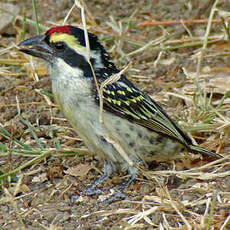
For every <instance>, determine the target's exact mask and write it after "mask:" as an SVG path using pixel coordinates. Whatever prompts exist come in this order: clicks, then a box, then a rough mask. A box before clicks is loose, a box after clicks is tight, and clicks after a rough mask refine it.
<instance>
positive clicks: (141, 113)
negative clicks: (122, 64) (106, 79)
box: [96, 75, 192, 146]
mask: <svg viewBox="0 0 230 230" xmlns="http://www.w3.org/2000/svg"><path fill="white" fill-rule="evenodd" d="M99 86H100V82H99ZM96 100H97V102H98V104H99V98H98V97H97V99H96ZM103 108H104V109H105V110H106V111H108V112H111V113H114V114H116V115H117V116H120V117H123V118H126V119H128V120H130V121H132V122H134V123H136V124H139V125H141V126H143V127H146V128H147V129H149V130H152V131H153V132H156V133H161V134H163V135H166V136H168V137H169V138H172V139H176V140H177V141H179V142H180V143H182V144H184V145H186V146H188V145H190V144H192V141H191V139H190V138H189V137H188V136H187V135H186V134H185V133H184V132H183V131H182V130H181V129H180V128H179V127H178V126H177V125H176V124H175V122H173V121H172V120H171V119H170V117H169V116H168V115H167V114H166V113H165V112H164V111H163V109H162V108H161V107H160V106H159V105H158V104H157V103H156V102H155V101H154V100H153V99H152V98H150V97H149V96H148V95H146V94H144V93H143V92H141V91H140V90H138V89H137V88H136V87H135V86H134V85H133V84H132V83H131V82H130V81H129V80H128V79H127V78H126V77H125V76H124V75H122V76H121V78H120V79H119V80H118V81H117V82H115V83H113V84H108V85H105V86H104V87H103Z"/></svg>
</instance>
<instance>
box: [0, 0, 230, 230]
mask: <svg viewBox="0 0 230 230" xmlns="http://www.w3.org/2000/svg"><path fill="white" fill-rule="evenodd" d="M4 2H8V3H10V4H13V5H16V6H18V7H19V11H20V13H19V14H18V15H16V16H17V17H15V18H14V20H12V23H10V24H9V25H8V27H7V29H4V30H2V31H1V33H0V38H1V40H0V53H1V58H0V181H1V185H2V186H1V190H0V229H13V228H14V229H50V230H51V229H52V230H54V229H58V230H62V229H113V230H115V229H230V161H229V159H230V157H229V156H230V132H229V130H230V113H229V111H230V100H229V98H230V96H229V95H230V94H229V90H230V36H229V34H230V29H229V24H230V19H229V18H230V3H229V0H225V1H224V0H223V1H219V3H218V4H217V10H216V11H215V14H214V19H215V20H216V21H213V23H212V25H211V30H210V33H209V36H208V44H207V48H206V50H205V53H204V55H203V58H202V62H201V68H200V75H199V77H197V68H198V65H199V64H198V60H199V57H200V52H201V51H202V46H203V44H204V40H205V33H206V28H207V24H208V18H209V17H210V12H211V9H212V7H213V5H214V2H215V1H213V0H207V1H199V0H195V1H192V0H188V1H182V0H179V1H170V0H161V1H157V0H156V1H153V0H143V1H135V0H126V1H124V0H118V1H110V0H100V1H96V0H91V1H86V15H87V24H88V26H89V31H90V32H92V33H95V34H97V36H98V37H99V38H100V40H101V42H102V44H103V45H104V46H105V47H106V49H107V50H108V52H109V53H110V55H111V56H112V57H113V59H114V62H115V64H116V65H117V66H118V67H119V68H120V69H122V68H124V67H125V66H126V65H127V64H128V63H129V62H130V61H132V66H131V68H130V70H129V71H128V73H127V77H128V78H129V79H130V80H131V81H133V82H134V83H135V85H136V86H137V87H139V88H141V89H142V90H144V91H145V92H146V93H148V94H149V95H150V96H152V97H153V98H154V99H155V100H156V101H157V102H159V104H161V105H162V106H163V107H164V109H165V110H166V111H167V112H168V114H169V115H170V116H171V117H172V118H173V119H174V120H175V121H177V122H178V123H179V124H180V126H181V127H183V129H184V130H186V131H187V132H188V134H189V135H190V136H191V137H193V138H194V141H196V142H197V143H198V144H200V145H202V146H203V147H205V148H207V149H209V150H212V151H217V152H219V153H220V154H222V155H223V156H224V157H225V158H223V159H221V160H217V161H214V162H213V161H212V160H211V159H206V158H203V159H201V158H200V157H199V156H197V155H193V154H189V153H181V157H180V158H179V159H177V160H175V161H166V162H154V164H152V165H151V166H150V167H149V169H145V171H143V172H142V173H140V175H139V177H138V179H136V180H135V181H134V182H133V183H132V184H131V185H130V186H129V188H128V189H127V190H126V194H127V198H126V199H125V200H122V201H116V202H113V203H112V204H109V205H103V204H100V203H99V202H98V201H99V200H100V199H103V198H104V196H106V195H108V194H110V192H111V189H115V188H116V187H117V186H118V185H119V184H120V183H121V181H122V180H123V179H124V178H125V177H126V176H127V175H126V173H123V174H116V175H115V177H114V178H112V179H110V180H108V181H106V182H105V183H103V185H102V186H100V188H102V189H103V191H105V192H104V194H103V196H96V195H95V196H86V195H82V194H81V192H82V191H83V190H84V189H85V188H86V186H87V185H89V184H91V183H92V182H93V181H94V180H95V179H96V178H98V177H99V176H100V174H101V168H102V166H103V164H102V162H100V161H99V160H98V159H97V157H95V156H91V155H90V154H89V153H88V151H87V149H86V148H85V147H84V143H82V141H81V139H80V138H79V137H78V136H77V134H76V133H75V132H74V130H73V129H72V128H71V127H70V125H69V124H68V121H66V120H65V118H64V117H63V116H62V114H61V113H60V111H59V110H58V108H57V106H56V105H55V103H54V101H53V98H52V94H51V85H50V79H49V76H48V74H47V70H46V68H45V66H44V63H43V62H42V61H41V60H38V59H36V58H33V59H32V58H30V57H28V56H26V55H23V54H22V53H20V52H19V51H18V49H17V47H15V44H17V43H18V42H20V41H21V40H22V39H23V37H26V38H27V37H29V36H33V35H35V34H36V29H35V27H34V26H33V25H32V24H31V23H30V21H29V19H32V20H34V18H35V17H34V13H33V8H32V2H31V1H29V0H23V1H12V0H9V1H4ZM73 2H74V1H70V0H65V1H64V0H60V1H51V0H47V1H37V14H38V18H39V23H41V24H42V25H43V26H46V27H47V28H49V27H52V26H53V25H60V24H62V23H63V20H64V18H65V17H66V15H67V13H68V12H69V10H70V8H71V7H72V5H73ZM0 8H1V4H0ZM9 17H10V16H9ZM25 18H26V19H27V20H25ZM221 18H222V20H220V19H221ZM198 19H199V20H203V21H199V22H197V21H195V20H198ZM0 20H1V19H0ZM151 20H152V21H157V23H155V25H152V24H151ZM186 21H189V22H190V23H186ZM223 21H224V22H223ZM159 22H164V23H159ZM224 23H225V24H224ZM66 24H72V25H75V26H81V25H82V22H81V16H80V10H79V9H78V8H74V10H73V11H72V13H71V15H70V16H69V18H68V19H67V22H66ZM224 25H226V27H228V28H226V29H225V28H224ZM227 31H228V33H227ZM43 32H44V31H43ZM228 36H229V37H228ZM157 39H158V40H157ZM140 48H142V49H141V50H140ZM179 154H180V153H178V155H179ZM13 170H15V171H13ZM8 172H9V174H10V176H7V177H4V178H3V177H1V174H2V175H4V174H6V173H8ZM73 195H75V196H76V197H77V200H75V201H71V200H70V198H71V197H72V196H73Z"/></svg>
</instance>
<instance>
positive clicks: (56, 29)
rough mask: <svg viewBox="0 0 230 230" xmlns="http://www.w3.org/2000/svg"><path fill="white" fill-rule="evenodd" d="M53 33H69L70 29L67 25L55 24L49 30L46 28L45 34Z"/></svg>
mask: <svg viewBox="0 0 230 230" xmlns="http://www.w3.org/2000/svg"><path fill="white" fill-rule="evenodd" d="M53 33H66V34H71V29H70V27H69V26H57V27H52V28H50V29H49V30H47V32H46V34H48V35H49V36H51V34H53Z"/></svg>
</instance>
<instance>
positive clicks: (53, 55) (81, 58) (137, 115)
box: [18, 25, 222, 202]
mask: <svg viewBox="0 0 230 230" xmlns="http://www.w3.org/2000/svg"><path fill="white" fill-rule="evenodd" d="M88 39H89V46H90V61H88V60H89V59H88V53H89V52H88V51H87V47H86V41H85V36H84V31H83V30H82V29H80V28H77V27H73V26H69V25H67V26H57V27H53V28H51V29H49V30H47V32H46V33H45V34H44V35H38V36H35V37H32V38H29V39H27V40H24V41H22V42H21V43H19V45H18V46H20V47H22V48H21V49H20V51H22V52H24V53H26V54H29V55H32V56H35V57H38V58H41V59H44V60H45V62H46V63H47V68H48V70H49V74H50V77H51V82H52V91H53V94H54V98H55V101H56V103H57V104H58V105H59V107H60V110H61V111H62V113H63V115H64V116H65V117H66V118H67V120H68V121H69V122H70V124H71V125H72V126H73V128H74V129H75V131H76V132H77V133H78V135H79V136H80V137H81V138H82V140H83V141H84V143H85V144H86V146H87V147H88V149H89V151H90V152H91V153H92V154H94V155H97V156H98V157H99V159H101V160H103V161H104V167H103V173H104V174H103V176H102V177H100V178H99V179H97V180H96V181H95V182H94V183H93V184H91V185H89V186H88V187H87V188H86V190H85V191H84V193H85V194H87V195H93V194H100V193H101V190H100V189H97V188H96V187H97V186H98V185H99V184H101V183H102V182H103V181H105V180H106V179H107V178H109V177H112V176H113V174H114V172H115V171H116V170H127V171H128V173H129V176H128V177H127V178H126V179H125V180H124V181H123V183H122V184H121V185H120V186H119V188H118V189H117V190H116V192H115V193H114V194H113V195H111V196H110V197H109V198H108V199H107V200H106V202H112V201H113V200H114V199H117V198H124V197H125V195H124V193H123V190H124V189H125V188H126V187H127V186H128V185H129V184H130V183H131V182H132V181H133V180H134V179H135V178H136V176H137V174H138V169H137V166H138V165H144V166H145V165H146V164H147V163H148V162H151V161H154V160H156V159H157V160H162V161H163V160H164V159H167V158H175V157H179V155H180V154H179V153H180V152H181V151H183V150H184V149H187V150H188V151H190V152H193V153H201V154H202V155H206V156H210V157H212V158H216V159H218V158H221V157H222V156H221V155H219V154H217V153H214V152H211V151H209V150H207V149H204V148H202V147H200V146H197V145H194V144H193V143H192V140H191V138H190V137H189V136H188V135H187V134H185V133H184V132H183V131H182V129H181V128H180V127H179V126H178V125H177V124H176V123H175V122H174V121H173V120H172V119H171V118H170V117H169V116H168V115H167V114H166V112H165V111H164V110H163V109H162V108H161V107H160V106H159V105H158V104H157V103H156V102H155V101H154V100H153V99H152V98H151V97H149V96H148V95H147V94H145V93H144V92H142V91H141V90H139V89H138V88H136V87H135V86H134V85H133V83H131V82H130V81H129V80H128V79H127V78H126V77H125V75H124V74H121V76H120V78H119V79H118V80H117V81H115V82H111V83H110V84H104V85H103V82H105V81H106V80H108V79H109V78H110V77H111V76H113V75H116V74H119V73H120V71H119V70H118V69H117V68H116V66H115V65H114V63H113V62H112V60H111V57H110V56H109V54H108V53H107V52H106V50H105V48H104V47H103V46H102V45H101V44H100V42H99V40H98V38H97V36H95V35H94V34H91V33H88ZM95 76H96V79H97V84H98V87H99V88H100V87H101V86H102V85H103V86H104V87H101V89H102V92H103V113H102V121H101V119H100V118H101V117H100V114H101V113H100V108H101V107H100V98H101V97H100V96H99V92H98V87H97V85H96V83H95Z"/></svg>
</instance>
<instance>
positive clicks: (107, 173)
mask: <svg viewBox="0 0 230 230" xmlns="http://www.w3.org/2000/svg"><path fill="white" fill-rule="evenodd" d="M114 170H115V168H114V165H112V164H111V163H110V162H108V161H105V162H104V167H103V172H104V174H103V176H101V177H100V178H98V179H97V180H95V181H94V182H93V183H92V184H91V185H89V186H88V187H87V188H86V189H85V191H84V192H83V193H84V194H86V195H95V194H101V193H102V191H101V190H100V189H96V187H97V186H98V185H99V184H101V183H102V182H103V181H105V180H107V179H108V178H109V177H111V176H112V175H113V174H114Z"/></svg>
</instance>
